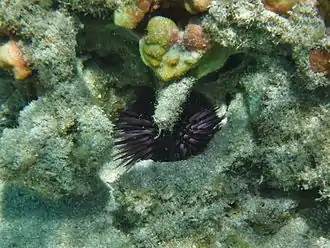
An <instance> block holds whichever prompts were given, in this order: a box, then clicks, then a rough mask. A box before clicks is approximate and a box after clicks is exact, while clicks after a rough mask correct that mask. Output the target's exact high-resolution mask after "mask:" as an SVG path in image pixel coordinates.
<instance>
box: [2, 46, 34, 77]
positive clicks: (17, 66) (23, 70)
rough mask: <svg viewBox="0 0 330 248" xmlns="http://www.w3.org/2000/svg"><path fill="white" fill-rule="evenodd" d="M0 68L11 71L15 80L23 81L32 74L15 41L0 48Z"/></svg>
mask: <svg viewBox="0 0 330 248" xmlns="http://www.w3.org/2000/svg"><path fill="white" fill-rule="evenodd" d="M0 68H6V69H11V70H12V72H13V74H14V77H15V79H18V80H23V79H26V78H27V77H29V76H30V75H31V74H32V71H31V69H30V68H29V67H28V62H27V58H26V56H24V54H23V51H22V49H21V48H20V46H19V44H18V43H17V42H16V41H13V40H10V41H8V42H7V43H5V44H3V45H2V46H0Z"/></svg>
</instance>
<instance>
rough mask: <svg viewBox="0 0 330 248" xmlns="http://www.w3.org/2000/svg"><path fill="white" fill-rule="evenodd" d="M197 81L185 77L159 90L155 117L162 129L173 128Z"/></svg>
mask: <svg viewBox="0 0 330 248" xmlns="http://www.w3.org/2000/svg"><path fill="white" fill-rule="evenodd" d="M195 82H196V79H195V78H192V77H189V78H183V79H182V80H180V81H179V82H175V83H172V84H171V85H169V86H167V87H166V88H163V89H161V90H160V91H159V92H158V94H157V103H156V106H155V113H154V116H153V119H154V122H155V123H156V124H157V126H158V127H159V129H160V131H172V130H173V127H174V125H175V123H176V122H177V121H178V120H179V118H180V115H181V114H182V111H183V108H182V105H183V104H184V103H185V102H186V100H187V98H188V96H189V93H190V91H191V89H192V87H193V85H194V83H195Z"/></svg>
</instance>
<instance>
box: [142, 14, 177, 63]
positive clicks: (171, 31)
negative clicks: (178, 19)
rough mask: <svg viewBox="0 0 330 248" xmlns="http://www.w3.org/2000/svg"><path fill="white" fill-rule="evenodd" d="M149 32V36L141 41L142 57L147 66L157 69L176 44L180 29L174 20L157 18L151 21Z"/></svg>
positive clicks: (148, 27)
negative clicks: (170, 48)
mask: <svg viewBox="0 0 330 248" xmlns="http://www.w3.org/2000/svg"><path fill="white" fill-rule="evenodd" d="M147 32H148V33H147V36H145V37H144V38H143V39H142V40H141V41H140V53H141V57H142V59H143V61H144V63H145V64H146V65H148V66H151V67H156V66H159V64H160V61H161V60H162V58H163V56H164V54H165V53H166V52H167V51H168V49H169V47H170V46H171V45H172V44H173V43H175V42H176V38H177V36H178V34H179V29H178V27H177V26H176V24H175V23H174V22H173V21H172V20H170V19H168V18H165V17H161V16H157V17H154V18H152V19H151V20H150V21H149V23H148V26H147Z"/></svg>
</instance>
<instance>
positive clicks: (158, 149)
mask: <svg viewBox="0 0 330 248" xmlns="http://www.w3.org/2000/svg"><path fill="white" fill-rule="evenodd" d="M153 106H154V92H150V91H146V90H144V91H143V94H142V96H140V97H139V98H138V99H137V101H136V102H135V103H134V104H133V105H131V106H130V107H129V108H127V109H126V110H125V111H123V112H122V113H121V114H120V116H119V118H118V121H117V124H116V131H117V134H116V138H117V141H116V142H115V146H116V147H117V148H118V150H119V152H118V153H117V154H116V157H115V158H116V159H120V160H122V161H123V162H122V164H124V165H125V166H126V167H127V168H130V167H131V166H133V165H134V164H135V163H136V162H137V161H140V160H145V159H152V160H154V161H164V162H167V161H177V160H185V159H187V158H188V157H190V156H194V155H197V154H200V153H201V152H203V151H204V150H205V148H206V147H207V144H208V143H209V141H210V140H211V139H212V137H213V135H214V134H215V133H216V131H217V130H218V129H219V124H220V122H221V120H222V119H223V118H224V116H223V117H221V118H219V117H218V116H217V114H216V109H215V108H214V107H213V106H212V104H211V103H210V102H209V101H208V100H207V99H206V97H205V96H204V95H202V94H200V93H197V92H194V91H193V92H191V94H190V96H189V98H188V101H187V102H186V103H185V104H184V106H183V112H182V114H181V116H180V120H179V121H178V122H177V123H176V124H175V126H174V128H173V130H172V131H171V132H170V131H165V132H164V131H162V130H159V128H158V127H157V125H156V124H155V123H154V122H153V119H152V115H153Z"/></svg>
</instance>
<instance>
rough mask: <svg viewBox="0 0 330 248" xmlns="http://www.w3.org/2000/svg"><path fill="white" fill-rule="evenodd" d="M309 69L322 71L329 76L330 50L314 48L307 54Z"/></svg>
mask: <svg viewBox="0 0 330 248" xmlns="http://www.w3.org/2000/svg"><path fill="white" fill-rule="evenodd" d="M309 60H310V64H311V69H312V71H314V72H321V73H324V74H325V75H326V76H328V77H329V76H330V52H329V51H325V50H321V49H314V50H313V51H312V52H311V53H310V56H309Z"/></svg>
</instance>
